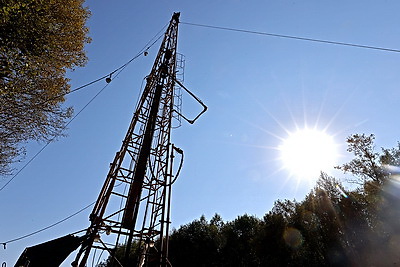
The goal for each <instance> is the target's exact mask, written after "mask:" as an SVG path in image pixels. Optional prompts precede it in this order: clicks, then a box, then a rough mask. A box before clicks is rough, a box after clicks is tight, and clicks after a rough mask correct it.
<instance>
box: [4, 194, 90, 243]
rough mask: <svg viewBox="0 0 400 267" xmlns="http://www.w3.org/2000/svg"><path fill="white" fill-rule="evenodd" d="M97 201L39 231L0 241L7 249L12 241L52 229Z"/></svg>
mask: <svg viewBox="0 0 400 267" xmlns="http://www.w3.org/2000/svg"><path fill="white" fill-rule="evenodd" d="M95 203H96V201H94V202H92V203H90V204H89V205H87V206H86V207H84V208H82V209H80V210H78V211H77V212H75V213H73V214H71V215H69V216H67V217H65V218H64V219H62V220H60V221H58V222H56V223H53V224H51V225H49V226H46V227H44V228H42V229H39V230H37V231H34V232H32V233H30V234H27V235H24V236H21V237H18V238H14V239H11V240H8V241H6V242H2V243H0V244H2V245H3V246H4V249H5V248H6V245H7V244H10V243H12V242H15V241H19V240H21V239H25V238H28V237H30V236H33V235H36V234H38V233H40V232H43V231H45V230H47V229H50V228H52V227H54V226H56V225H58V224H60V223H63V222H65V221H66V220H68V219H71V218H72V217H74V216H76V215H78V214H79V213H81V212H83V211H84V210H86V209H88V208H90V207H91V206H93V205H94V204H95ZM85 230H86V229H85ZM85 230H81V231H78V232H75V233H74V234H77V233H80V232H82V231H85Z"/></svg>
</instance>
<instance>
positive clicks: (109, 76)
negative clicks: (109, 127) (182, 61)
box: [40, 24, 168, 104]
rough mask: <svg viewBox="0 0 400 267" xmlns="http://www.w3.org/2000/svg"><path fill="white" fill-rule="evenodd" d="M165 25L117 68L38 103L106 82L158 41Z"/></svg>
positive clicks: (144, 53)
mask: <svg viewBox="0 0 400 267" xmlns="http://www.w3.org/2000/svg"><path fill="white" fill-rule="evenodd" d="M167 25H168V24H166V25H164V27H162V29H161V30H160V31H158V32H157V34H156V35H154V36H153V38H151V39H150V41H148V42H147V43H146V44H145V46H144V47H143V48H142V49H141V50H140V51H139V52H138V53H137V54H136V55H135V56H134V57H132V58H131V59H130V60H128V61H127V62H126V63H125V64H123V65H121V66H119V67H118V68H116V69H115V70H113V71H112V72H110V73H108V74H106V75H104V76H102V77H100V78H97V79H96V80H93V81H91V82H88V83H86V84H84V85H81V86H79V87H77V88H75V89H73V90H70V91H69V92H66V93H63V94H60V95H57V96H55V97H52V98H49V99H46V100H45V101H44V102H42V103H40V104H44V103H46V102H48V101H52V100H55V99H57V98H60V97H63V96H66V95H69V94H71V93H73V92H76V91H79V90H81V89H83V88H85V87H88V86H89V85H92V84H94V83H97V82H99V81H101V80H104V79H106V81H107V83H109V82H111V76H112V75H113V74H115V73H116V72H117V71H120V70H121V69H124V68H125V67H127V66H128V65H129V64H130V63H131V62H132V61H134V60H135V59H137V58H138V57H140V56H141V55H146V52H147V51H148V50H149V49H150V48H151V47H152V46H153V45H155V44H156V43H157V42H158V40H160V39H161V37H163V34H161V35H160V33H161V32H163V31H164V29H165V28H166V27H167ZM153 40H154V41H153ZM108 78H109V79H110V80H107V79H108Z"/></svg>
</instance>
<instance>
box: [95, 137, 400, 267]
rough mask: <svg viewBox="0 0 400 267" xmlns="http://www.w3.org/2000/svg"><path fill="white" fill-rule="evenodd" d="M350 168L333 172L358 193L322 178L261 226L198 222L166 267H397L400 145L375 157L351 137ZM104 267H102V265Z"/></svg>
mask: <svg viewBox="0 0 400 267" xmlns="http://www.w3.org/2000/svg"><path fill="white" fill-rule="evenodd" d="M347 142H348V151H349V152H351V153H353V154H354V158H353V160H351V161H350V162H349V163H347V164H344V165H342V166H338V167H337V168H338V169H340V170H343V171H344V172H347V173H349V174H351V177H352V178H351V181H352V182H356V183H358V185H359V186H358V187H356V188H355V189H352V190H345V189H344V188H343V186H342V184H341V183H340V182H339V181H338V180H337V179H336V178H334V177H331V176H328V175H326V174H323V173H322V174H321V176H320V178H319V180H318V181H317V184H316V186H315V188H314V189H313V190H312V191H311V192H310V193H309V194H308V195H307V196H306V197H305V199H304V200H303V201H300V202H296V201H289V200H284V201H281V200H279V201H276V202H275V204H274V207H273V208H272V210H271V211H270V212H268V213H267V214H266V215H265V216H264V217H263V218H262V219H260V218H257V217H254V216H250V215H247V214H245V215H241V216H238V217H237V218H236V219H235V220H233V221H230V222H224V221H223V220H222V218H221V217H220V216H219V215H218V214H215V215H214V217H212V218H211V219H210V220H209V221H208V220H207V219H206V218H205V217H204V216H201V217H200V219H198V220H194V221H193V222H190V223H188V224H186V225H183V226H181V227H179V228H178V229H174V230H173V231H172V233H171V235H170V243H169V260H170V262H171V263H172V266H175V267H176V266H194V267H196V266H221V267H224V266H395V265H398V264H400V253H399V249H400V204H399V203H400V187H398V186H399V185H397V182H396V168H395V167H394V166H399V163H400V144H398V146H397V147H395V148H392V149H382V151H381V152H380V153H377V152H375V149H374V136H373V135H370V136H367V135H352V136H351V137H349V138H348V140H347ZM103 266H107V264H103Z"/></svg>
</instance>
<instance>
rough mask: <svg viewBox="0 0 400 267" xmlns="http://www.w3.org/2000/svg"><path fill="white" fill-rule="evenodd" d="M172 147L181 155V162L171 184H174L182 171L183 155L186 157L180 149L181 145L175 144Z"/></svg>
mask: <svg viewBox="0 0 400 267" xmlns="http://www.w3.org/2000/svg"><path fill="white" fill-rule="evenodd" d="M172 148H173V149H174V150H175V151H176V152H178V153H179V154H180V155H181V162H180V163H179V167H178V170H177V172H176V174H175V178H174V179H173V180H172V181H171V183H170V184H169V185H173V184H174V183H175V182H176V180H177V179H178V177H179V174H180V173H181V170H182V166H183V157H184V153H183V150H182V149H180V148H179V147H176V146H175V145H172Z"/></svg>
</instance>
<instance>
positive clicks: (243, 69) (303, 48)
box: [0, 0, 400, 266]
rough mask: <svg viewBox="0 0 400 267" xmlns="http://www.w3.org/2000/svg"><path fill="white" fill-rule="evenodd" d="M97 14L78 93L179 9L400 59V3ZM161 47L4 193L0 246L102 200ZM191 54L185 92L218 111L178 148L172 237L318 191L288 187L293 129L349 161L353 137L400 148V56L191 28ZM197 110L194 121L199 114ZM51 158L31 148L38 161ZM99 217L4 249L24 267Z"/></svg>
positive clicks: (184, 6) (237, 5) (190, 107)
mask: <svg viewBox="0 0 400 267" xmlns="http://www.w3.org/2000/svg"><path fill="white" fill-rule="evenodd" d="M86 4H87V5H88V6H89V8H90V9H91V11H92V16H91V18H90V20H89V22H88V26H89V28H90V36H91V37H92V39H93V41H92V43H91V44H89V45H88V46H87V48H86V49H87V52H88V57H89V62H88V64H87V66H86V67H85V68H80V69H77V70H75V71H74V72H71V73H70V74H69V77H70V78H71V86H72V88H75V87H77V86H80V85H82V84H85V83H87V82H89V81H92V80H94V79H96V78H99V77H101V76H103V75H105V74H107V73H110V72H111V71H113V70H114V69H116V68H117V67H119V66H121V65H122V64H124V63H125V62H127V61H128V60H129V59H130V58H132V57H133V56H135V55H136V54H137V52H139V51H140V50H141V49H142V48H143V46H144V45H145V44H146V43H147V42H148V41H149V40H150V39H151V38H152V37H153V36H154V35H155V34H156V33H157V32H158V31H159V30H160V29H161V28H162V27H163V26H164V25H165V24H166V23H168V21H169V20H170V18H171V16H172V14H173V12H177V11H180V12H181V21H182V22H191V23H201V24H209V25H215V26H222V27H232V28H240V29H247V30H253V31H262V32H270V33H277V34H286V35H294V36H301V37H308V38H317V39H324V40H333V41H341V42H349V43H358V44H364V45H373V46H380V47H388V48H394V49H396V48H397V49H399V48H400V28H399V27H398V25H400V17H399V16H398V10H400V3H399V2H398V1H394V0H393V1H352V2H351V3H349V1H241V0H235V1H233V0H232V1H151V3H149V1H116V2H113V3H110V2H108V1H87V2H86ZM159 45H160V44H159V43H157V44H156V45H155V46H153V47H152V48H151V50H149V55H148V56H147V57H139V58H138V59H137V60H135V61H133V62H132V63H131V64H130V65H129V66H128V67H127V68H126V69H125V70H124V71H123V72H122V73H121V74H120V75H119V76H118V77H117V78H116V79H114V80H113V82H112V83H111V84H110V85H109V86H108V87H107V88H106V89H105V91H104V92H103V93H101V94H100V95H99V97H97V98H96V100H95V101H94V102H93V103H92V104H91V105H90V106H89V107H88V108H86V109H85V111H84V112H82V114H80V115H79V116H78V117H77V118H76V119H75V120H74V121H73V122H72V123H71V124H70V126H69V129H68V132H67V133H68V137H66V138H60V140H59V141H58V142H55V143H53V144H51V145H50V146H48V147H47V148H46V149H45V150H44V151H43V153H41V154H40V156H39V157H38V158H37V159H35V160H34V161H33V162H32V163H31V164H30V165H29V166H28V167H27V168H26V169H25V170H23V172H21V174H20V175H18V176H17V177H16V178H15V179H14V180H13V181H12V183H10V184H9V185H8V186H7V187H6V188H5V189H4V190H3V191H1V192H0V202H1V203H2V205H0V214H1V217H2V218H1V220H0V242H4V241H7V240H10V239H13V238H16V237H19V236H22V235H24V234H28V233H31V232H33V231H35V230H38V229H40V228H43V227H46V226H48V225H50V224H52V223H54V222H56V221H58V220H61V219H63V218H64V217H66V216H68V215H70V214H72V213H74V212H76V211H77V210H79V209H81V208H83V207H85V206H86V205H88V204H89V203H91V202H93V201H95V200H96V198H97V195H98V193H99V190H100V187H101V186H102V184H103V182H104V179H105V176H106V174H107V171H108V166H109V163H110V162H111V161H112V160H113V157H114V155H115V152H116V151H117V150H119V148H120V145H121V142H122V139H123V137H124V135H125V132H126V130H127V128H128V124H129V121H130V119H131V116H132V113H133V111H134V108H135V104H136V101H137V98H138V96H139V89H140V86H141V83H142V80H143V78H144V77H145V76H146V75H147V74H149V72H150V68H151V66H152V64H153V61H154V58H155V55H156V53H157V50H158V47H159ZM178 51H179V52H180V53H182V54H184V55H185V57H186V68H185V82H184V84H185V85H186V87H188V88H189V89H190V90H192V91H193V92H195V93H196V94H197V95H198V96H199V97H200V98H201V99H202V100H203V102H204V103H206V104H207V105H208V106H209V110H208V111H207V113H206V114H205V115H204V116H203V117H201V118H200V119H199V121H198V122H197V123H196V124H195V125H188V124H184V125H183V126H182V127H181V128H179V129H177V130H174V131H173V142H174V143H175V144H176V146H178V147H180V148H182V149H183V150H184V151H185V162H184V166H183V170H182V173H181V177H180V179H179V180H178V181H177V183H176V184H175V188H173V204H172V205H173V208H172V221H173V222H172V226H173V227H179V225H182V224H185V223H188V222H190V221H192V220H194V219H196V218H199V217H200V216H201V215H202V214H204V215H205V216H206V217H207V218H210V217H211V216H213V214H214V213H219V214H220V215H221V216H222V218H223V219H224V220H232V219H234V218H235V217H237V216H238V215H242V214H244V213H247V214H251V215H256V216H258V217H262V216H263V215H264V214H265V213H267V212H268V211H269V210H270V209H271V207H272V205H273V203H274V201H275V200H277V199H284V198H288V199H294V198H295V199H297V200H301V199H302V198H303V197H304V196H305V194H306V193H308V192H309V190H310V189H311V188H312V186H313V185H312V184H310V183H309V181H298V180H297V179H296V178H294V177H288V172H287V171H285V170H281V167H282V164H281V162H280V161H279V160H278V157H279V152H278V151H277V150H276V147H278V146H279V145H280V143H281V140H280V138H285V137H286V136H287V132H286V131H294V130H295V129H296V127H299V128H302V127H303V126H305V125H308V126H310V127H314V126H315V127H317V128H319V129H326V132H328V133H329V134H331V135H334V138H335V141H336V142H337V143H338V144H339V145H340V146H339V149H340V152H341V154H342V157H341V158H340V159H339V161H340V162H345V161H346V160H348V159H349V155H347V153H346V146H345V144H344V142H345V139H346V137H347V136H349V135H350V134H353V133H366V134H370V133H374V134H375V135H376V144H377V148H378V149H379V148H380V147H392V146H395V145H396V143H397V141H398V140H400V138H399V137H398V133H399V126H398V113H397V109H398V99H399V97H400V90H399V88H398V87H399V84H400V75H399V69H400V60H399V57H400V55H399V54H398V53H390V52H383V51H376V50H368V49H361V48H352V47H343V46H336V45H327V44H319V43H312V42H305V41H296V40H289V39H282V38H273V37H266V36H259V35H252V34H245V33H237V32H228V31H221V30H213V29H208V28H199V27H194V26H189V25H185V24H181V25H180V28H179V40H178ZM104 85H105V82H100V83H97V84H95V85H93V86H91V87H88V88H85V89H83V90H81V91H79V92H76V93H73V94H71V95H70V96H69V97H68V98H67V102H66V103H67V105H71V106H73V107H74V108H75V111H76V112H78V111H79V110H80V109H81V108H82V107H83V106H84V105H85V104H86V103H87V102H88V101H89V100H90V99H91V97H93V95H95V94H96V93H97V92H99V90H101V88H102V87H103V86H104ZM185 100H186V101H185V103H184V105H183V110H184V112H187V114H195V113H196V112H197V111H199V110H200V107H198V106H196V104H195V102H192V101H190V100H189V99H185ZM41 147H42V144H36V143H30V144H28V148H29V151H28V155H27V157H26V159H27V160H28V159H29V158H30V157H31V156H32V155H34V154H35V153H36V152H37V151H38V150H39V149H40V148H41ZM23 163H24V162H23ZM16 167H17V168H18V167H20V166H19V165H17V166H16ZM334 174H335V175H336V176H337V177H338V178H344V177H345V176H344V175H342V174H340V173H334ZM7 179H8V178H5V179H2V180H0V186H2V185H4V184H5V182H6V181H7ZM90 211H91V209H88V210H86V211H85V212H83V213H81V214H79V215H78V216H75V217H73V218H72V219H70V220H68V221H66V222H64V223H63V224H61V225H59V226H57V227H54V228H52V229H50V230H48V231H45V232H43V233H40V234H38V235H35V236H33V237H31V238H27V239H24V240H21V241H18V242H14V243H10V244H9V245H8V247H7V249H6V250H3V249H0V263H1V262H3V261H6V262H7V263H8V264H9V265H11V264H14V262H15V260H16V259H17V257H18V256H19V255H20V254H21V253H22V251H23V249H24V248H25V247H27V246H33V245H35V244H38V243H41V242H44V241H47V240H50V239H53V238H56V237H59V236H62V235H65V234H69V233H72V232H75V231H78V230H81V229H84V228H86V227H87V226H88V225H89V222H88V215H89V213H90ZM65 266H69V263H66V264H65Z"/></svg>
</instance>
